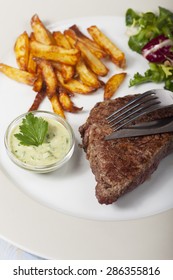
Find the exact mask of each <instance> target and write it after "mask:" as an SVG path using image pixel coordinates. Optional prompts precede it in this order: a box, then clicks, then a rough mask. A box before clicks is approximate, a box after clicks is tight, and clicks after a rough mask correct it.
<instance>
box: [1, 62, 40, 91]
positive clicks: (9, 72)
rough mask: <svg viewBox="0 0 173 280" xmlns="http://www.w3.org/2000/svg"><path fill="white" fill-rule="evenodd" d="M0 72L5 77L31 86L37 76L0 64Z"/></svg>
mask: <svg viewBox="0 0 173 280" xmlns="http://www.w3.org/2000/svg"><path fill="white" fill-rule="evenodd" d="M0 72H1V73H3V74H5V75H6V76H7V77H9V78H11V79H13V80H15V81H17V82H19V83H23V84H27V85H30V86H33V84H34V82H35V80H36V79H37V76H36V75H35V74H32V73H29V72H27V71H24V70H20V69H18V68H14V67H12V66H9V65H6V64H4V63H0Z"/></svg>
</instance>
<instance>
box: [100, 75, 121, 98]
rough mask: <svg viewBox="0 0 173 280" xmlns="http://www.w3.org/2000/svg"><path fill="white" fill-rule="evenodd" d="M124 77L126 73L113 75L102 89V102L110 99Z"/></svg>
mask: <svg viewBox="0 0 173 280" xmlns="http://www.w3.org/2000/svg"><path fill="white" fill-rule="evenodd" d="M125 77H126V73H124V72H123V73H119V74H115V75H113V76H112V77H111V78H110V79H109V80H108V81H107V82H106V84H105V88H104V100H106V99H110V98H111V97H112V96H113V95H114V93H115V92H116V90H117V89H118V88H119V86H120V85H121V84H122V82H123V80H124V79H125Z"/></svg>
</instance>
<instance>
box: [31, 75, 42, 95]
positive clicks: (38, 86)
mask: <svg viewBox="0 0 173 280" xmlns="http://www.w3.org/2000/svg"><path fill="white" fill-rule="evenodd" d="M44 85H45V83H44V81H43V77H42V75H41V74H38V76H37V79H36V80H35V82H34V85H33V88H32V89H33V90H34V91H35V92H40V91H41V90H42V89H43V87H44Z"/></svg>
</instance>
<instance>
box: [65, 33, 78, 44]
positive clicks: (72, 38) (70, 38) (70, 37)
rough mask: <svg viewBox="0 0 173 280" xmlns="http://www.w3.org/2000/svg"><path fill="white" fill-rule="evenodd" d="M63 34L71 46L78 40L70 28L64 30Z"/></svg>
mask: <svg viewBox="0 0 173 280" xmlns="http://www.w3.org/2000/svg"><path fill="white" fill-rule="evenodd" d="M64 35H65V37H66V39H67V40H68V42H69V44H70V45H71V47H72V48H75V47H76V42H77V40H78V38H77V36H76V34H75V32H74V31H73V30H71V29H67V30H64Z"/></svg>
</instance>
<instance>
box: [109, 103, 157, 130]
mask: <svg viewBox="0 0 173 280" xmlns="http://www.w3.org/2000/svg"><path fill="white" fill-rule="evenodd" d="M160 103H161V102H160V101H158V102H157V103H156V104H154V106H149V107H148V110H145V111H141V112H140V113H139V114H138V115H136V114H135V115H134V114H133V115H132V117H131V118H129V119H128V120H126V122H124V123H122V124H120V125H119V126H117V127H116V128H115V129H114V131H116V130H119V129H120V128H122V127H124V126H125V125H127V124H129V123H131V122H132V121H133V120H135V119H136V118H139V117H141V116H142V115H145V114H147V113H151V112H152V111H155V110H157V109H159V108H160V106H159V104H160ZM114 126H115V124H114V125H112V126H111V127H114Z"/></svg>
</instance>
